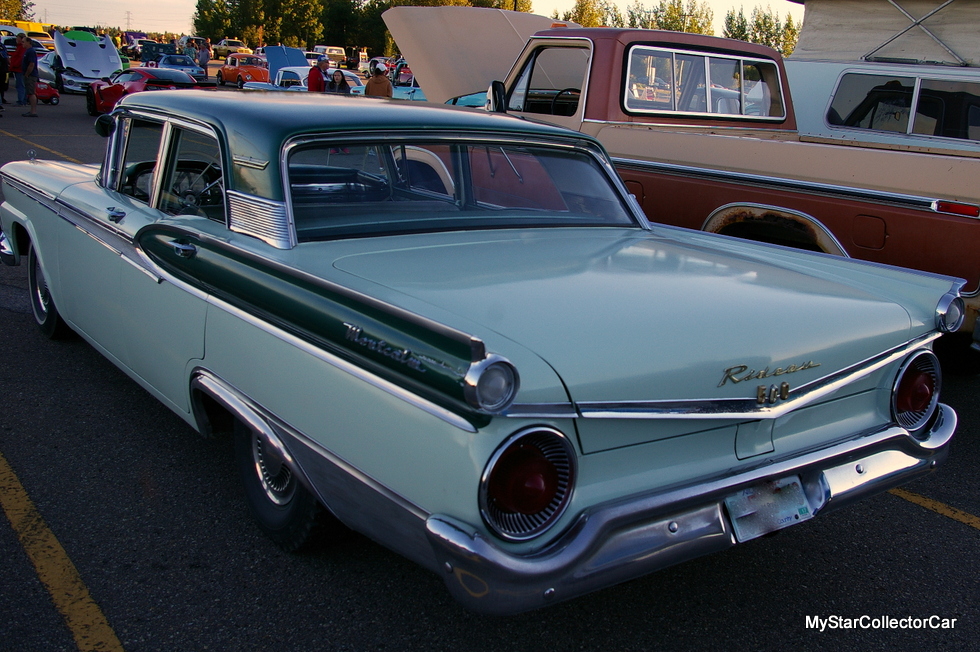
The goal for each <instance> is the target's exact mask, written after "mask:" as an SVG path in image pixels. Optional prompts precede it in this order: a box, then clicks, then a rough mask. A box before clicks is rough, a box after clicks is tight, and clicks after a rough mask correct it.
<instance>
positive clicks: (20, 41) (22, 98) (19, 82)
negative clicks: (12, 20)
mask: <svg viewBox="0 0 980 652" xmlns="http://www.w3.org/2000/svg"><path fill="white" fill-rule="evenodd" d="M25 49H26V48H25V47H24V35H23V33H21V34H18V35H17V47H15V48H14V51H13V52H11V53H10V72H11V73H12V74H13V76H14V87H15V88H16V89H17V106H27V96H26V94H25V93H24V73H23V69H22V68H21V62H22V61H23V60H24V50H25Z"/></svg>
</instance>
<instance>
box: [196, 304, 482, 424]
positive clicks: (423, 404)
mask: <svg viewBox="0 0 980 652" xmlns="http://www.w3.org/2000/svg"><path fill="white" fill-rule="evenodd" d="M207 301H208V303H209V304H211V305H213V306H215V307H217V308H220V309H221V310H224V311H225V312H227V313H229V314H231V315H234V316H235V317H237V318H238V319H241V320H242V321H244V322H246V323H248V324H251V325H252V326H255V327H256V328H258V329H260V330H262V331H264V332H266V333H268V334H269V335H272V336H273V337H276V338H278V339H280V340H282V341H283V342H286V343H287V344H290V345H292V346H295V347H296V348H298V349H300V350H302V351H303V352H305V353H307V354H309V355H311V356H313V357H315V358H317V359H318V360H321V361H323V362H326V363H327V364H329V365H332V366H334V367H336V368H337V369H340V370H341V371H345V372H347V373H348V374H350V375H351V376H354V377H355V378H357V379H359V380H363V381H364V382H366V383H368V384H370V385H372V386H374V387H376V388H378V389H380V390H382V391H384V392H387V393H388V394H391V395H392V396H394V397H395V398H398V399H401V400H403V401H405V402H406V403H408V404H409V405H412V406H414V407H417V408H419V409H420V410H422V411H424V412H427V413H428V414H430V415H432V416H434V417H436V418H438V419H441V420H443V421H445V422H446V423H448V424H450V425H451V426H455V427H456V428H459V429H460V430H464V431H466V432H472V433H475V432H477V430H476V428H475V427H474V426H473V424H471V423H470V422H469V421H467V420H466V419H464V418H462V417H461V416H459V415H458V414H456V413H454V412H451V411H449V410H447V409H446V408H444V407H441V406H439V405H436V404H435V403H433V402H431V401H429V400H427V399H425V398H422V397H421V396H419V395H417V394H414V393H412V392H410V391H408V390H407V389H405V388H403V387H401V386H399V385H396V384H395V383H393V382H390V381H388V380H385V379H384V378H381V377H380V376H377V375H375V374H372V373H371V372H369V371H367V370H365V369H363V368H361V367H358V366H357V365H355V364H353V363H351V362H348V361H346V360H344V359H343V358H340V357H338V356H336V355H333V354H332V353H329V352H327V351H325V350H323V349H321V348H319V347H316V346H314V345H313V344H310V343H309V342H307V341H305V340H303V339H300V338H299V337H297V336H295V335H291V334H290V333H287V332H286V331H284V330H282V329H280V328H277V327H275V326H273V325H272V324H270V323H268V322H265V321H262V320H260V319H258V318H257V317H255V316H253V315H252V314H250V313H248V312H246V311H244V310H242V309H240V308H237V307H235V306H233V305H231V304H230V303H227V302H225V301H222V300H221V299H218V298H217V297H214V296H210V295H209V296H208V297H207Z"/></svg>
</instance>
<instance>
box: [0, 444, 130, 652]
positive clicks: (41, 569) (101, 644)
mask: <svg viewBox="0 0 980 652" xmlns="http://www.w3.org/2000/svg"><path fill="white" fill-rule="evenodd" d="M0 508H2V509H3V511H4V512H5V513H6V514H7V518H8V519H10V524H11V525H12V526H13V528H14V532H16V533H17V537H18V538H19V539H20V544H21V545H22V546H23V547H24V551H25V552H26V553H27V556H28V557H30V560H31V562H32V563H33V564H34V568H35V570H36V571H37V576H38V578H39V579H40V580H41V583H42V584H44V587H45V588H46V589H47V590H48V594H49V595H50V596H51V600H52V601H53V602H54V606H55V608H57V610H58V612H59V613H61V615H62V617H63V618H64V619H65V623H66V624H67V625H68V629H69V630H71V634H72V636H73V637H74V638H75V644H76V645H77V646H78V649H79V650H83V651H86V652H87V651H88V650H93V651H95V650H98V651H100V652H101V651H107V652H113V651H116V650H119V651H122V649H123V646H122V643H120V642H119V639H118V638H117V637H116V633H115V632H113V631H112V627H110V626H109V623H108V621H106V619H105V616H104V615H103V614H102V610H101V609H100V608H99V605H97V604H96V603H95V600H93V599H92V596H91V594H89V591H88V588H87V587H86V586H85V584H84V583H83V582H82V578H81V576H80V575H79V574H78V570H76V569H75V565H74V564H73V563H72V562H71V559H69V558H68V554H67V553H66V552H65V549H64V548H62V547H61V544H60V543H58V539H57V538H55V536H54V533H53V532H51V530H50V529H48V526H47V525H46V524H45V523H44V519H42V518H41V515H40V514H39V513H38V511H37V509H36V508H35V507H34V503H33V501H31V499H30V497H29V496H28V495H27V492H26V491H25V490H24V487H23V485H21V483H20V480H18V479H17V476H16V475H15V474H14V471H13V469H11V468H10V465H9V464H8V463H7V459H6V458H5V457H4V456H3V454H2V453H0Z"/></svg>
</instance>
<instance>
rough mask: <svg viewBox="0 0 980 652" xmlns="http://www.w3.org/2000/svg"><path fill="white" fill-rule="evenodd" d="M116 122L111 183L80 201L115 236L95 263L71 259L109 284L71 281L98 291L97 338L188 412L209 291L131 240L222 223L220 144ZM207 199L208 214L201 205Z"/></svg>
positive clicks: (133, 121) (90, 316)
mask: <svg viewBox="0 0 980 652" xmlns="http://www.w3.org/2000/svg"><path fill="white" fill-rule="evenodd" d="M118 125H119V126H118V127H117V131H121V132H122V133H121V134H119V141H120V142H119V143H118V146H117V148H116V149H117V152H118V155H117V157H116V159H115V160H117V161H118V164H117V165H115V166H114V168H113V170H112V172H110V173H109V174H107V175H106V176H107V178H106V179H105V181H104V183H105V184H106V187H100V188H99V190H100V191H101V193H98V192H97V193H95V194H94V196H92V197H91V198H89V200H88V201H85V199H84V198H82V197H76V198H74V201H77V202H79V203H81V202H83V201H85V203H86V205H87V206H88V210H89V213H90V216H91V217H92V218H93V220H94V219H100V220H104V222H105V223H106V228H105V229H104V231H105V232H108V233H110V234H111V235H110V236H108V238H107V239H108V240H110V243H106V244H108V245H109V246H106V245H105V244H103V245H102V247H101V248H102V249H104V250H106V251H108V252H109V254H108V255H107V254H106V253H104V252H100V254H99V255H98V258H99V261H100V263H99V264H96V263H95V261H94V258H93V260H92V261H87V260H85V259H84V258H83V259H82V260H77V258H78V257H75V258H76V260H75V262H74V267H75V269H76V270H78V271H79V272H81V273H85V272H91V271H93V269H94V271H98V272H100V273H101V277H100V280H101V281H102V282H104V283H105V286H104V287H103V288H98V287H93V284H92V283H90V282H88V281H87V280H86V279H84V278H83V277H79V278H77V279H76V281H75V282H76V283H77V285H79V286H84V288H85V290H84V292H85V296H86V297H87V298H88V299H89V300H92V299H93V297H94V295H97V294H99V293H100V292H101V294H102V296H101V298H100V299H99V304H98V307H96V306H94V305H93V306H91V307H90V308H89V309H88V310H87V311H86V315H87V317H86V319H87V323H88V326H89V327H90V328H91V329H92V330H93V331H94V332H97V333H98V337H96V338H95V339H97V341H99V342H100V343H104V344H103V346H104V348H105V349H107V350H109V351H111V352H112V354H113V355H114V356H115V357H116V358H117V359H118V360H119V362H120V363H121V364H123V365H125V366H126V367H127V368H128V369H129V370H130V371H131V373H132V374H133V375H134V376H136V377H137V378H138V379H139V380H140V381H142V383H143V385H144V386H145V387H147V388H148V389H149V390H150V391H152V392H153V393H154V394H156V395H157V397H158V398H160V399H161V400H163V401H164V402H167V403H168V404H170V405H172V406H174V407H175V408H178V409H179V410H181V411H183V412H188V411H189V410H190V405H189V393H188V368H189V366H191V365H192V361H194V360H198V359H201V358H202V357H203V355H204V322H205V315H206V313H207V296H206V295H205V294H204V293H202V292H200V291H198V290H195V289H193V288H190V287H188V286H186V285H184V284H182V283H181V282H179V281H177V280H176V279H173V278H169V277H167V276H166V275H165V274H163V273H162V272H161V271H160V270H159V269H157V268H156V267H155V266H154V265H153V264H151V263H150V262H149V261H148V259H147V258H146V257H145V256H143V254H142V252H141V251H140V250H139V248H138V246H137V245H136V244H135V236H136V234H137V233H138V232H139V230H140V229H141V228H143V227H144V226H146V225H149V224H153V223H158V222H160V221H163V220H167V219H169V218H170V217H171V216H178V215H179V216H182V217H184V216H187V217H190V218H191V219H200V220H202V221H205V222H209V223H218V222H220V223H223V222H224V201H223V189H222V185H221V183H222V182H221V165H220V159H219V156H218V145H217V141H216V139H215V137H214V136H213V134H210V133H208V132H207V131H206V130H196V129H194V128H190V127H187V126H175V125H172V124H170V123H169V122H167V121H164V120H153V119H143V118H137V117H133V118H124V119H121V120H120V121H119V123H118ZM205 179H207V183H205V181H204V180H205ZM84 190H85V189H82V188H76V189H74V192H75V194H81V193H83V192H84ZM202 195H204V196H206V197H208V200H207V202H208V206H206V208H207V210H209V211H210V215H211V217H208V216H207V214H206V213H205V211H204V210H203V209H202V207H201V206H200V205H199V204H200V201H199V197H200V196H202ZM100 200H101V204H98V202H99V201H100ZM100 211H101V215H100ZM212 218H213V219H212ZM100 244H101V243H100ZM112 254H114V260H109V259H113V255H112ZM175 255H177V254H175ZM110 266H111V271H110V269H109V268H110ZM107 322H109V323H107Z"/></svg>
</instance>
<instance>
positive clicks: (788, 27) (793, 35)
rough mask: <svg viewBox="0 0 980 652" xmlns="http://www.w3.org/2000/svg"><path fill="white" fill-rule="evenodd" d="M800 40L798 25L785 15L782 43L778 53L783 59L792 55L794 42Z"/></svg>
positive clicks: (791, 17)
mask: <svg viewBox="0 0 980 652" xmlns="http://www.w3.org/2000/svg"><path fill="white" fill-rule="evenodd" d="M799 39H800V25H799V23H795V22H793V16H791V15H790V14H786V22H785V23H783V34H782V43H780V51H781V52H782V53H783V56H784V57H788V56H789V55H791V54H793V50H795V49H796V42H797V41H798V40H799Z"/></svg>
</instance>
